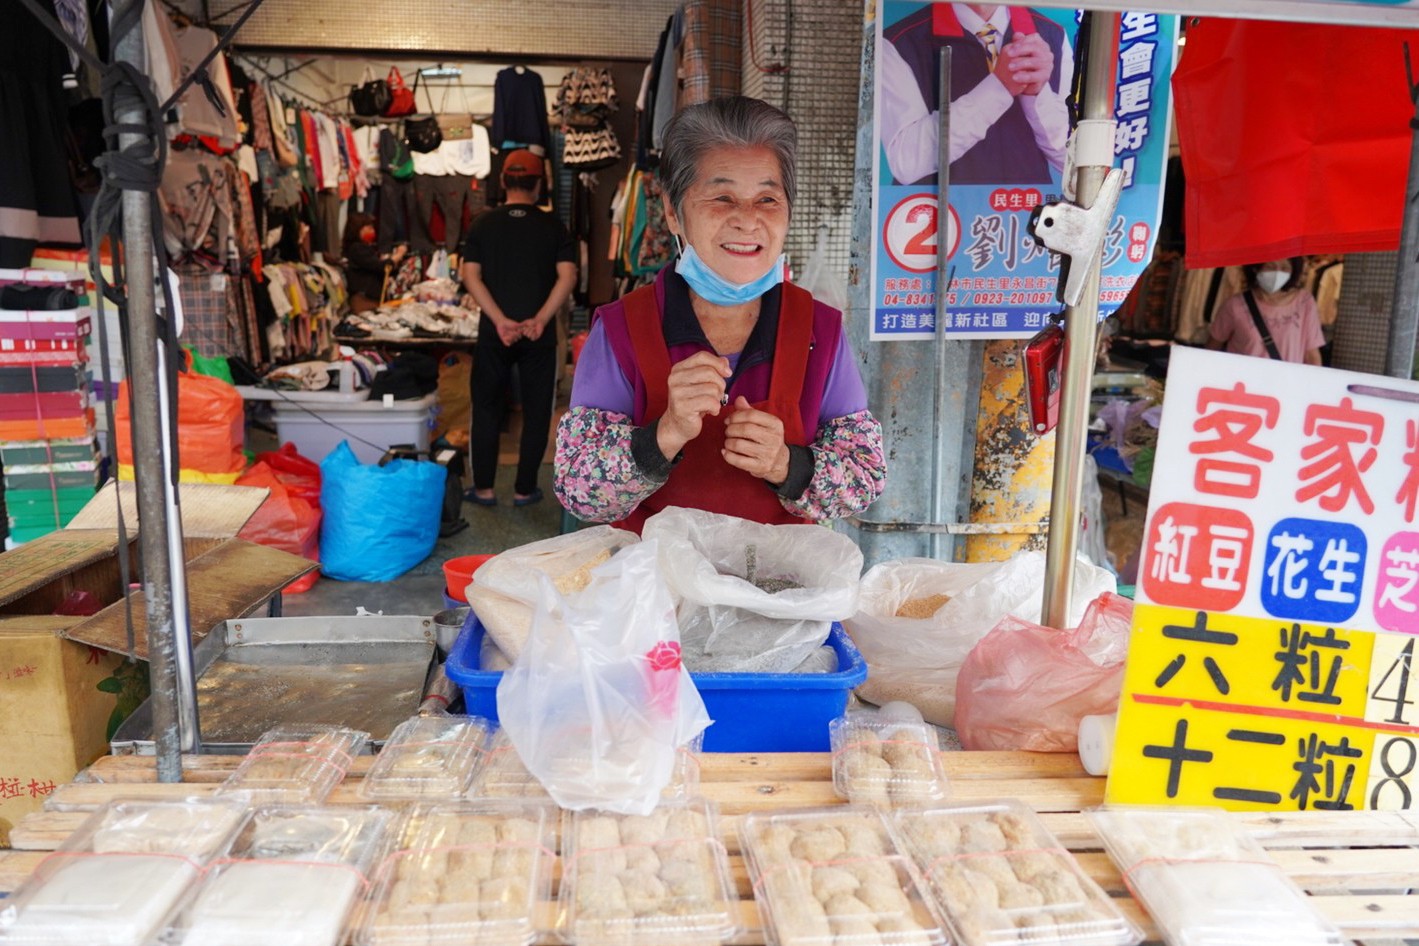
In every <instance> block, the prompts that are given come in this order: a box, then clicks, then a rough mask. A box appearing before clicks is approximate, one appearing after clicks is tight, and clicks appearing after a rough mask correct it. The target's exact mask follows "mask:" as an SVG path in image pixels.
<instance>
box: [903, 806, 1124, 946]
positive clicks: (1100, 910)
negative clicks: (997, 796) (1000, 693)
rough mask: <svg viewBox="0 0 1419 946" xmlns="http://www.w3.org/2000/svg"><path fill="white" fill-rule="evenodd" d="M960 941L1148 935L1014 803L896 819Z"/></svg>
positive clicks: (1110, 945)
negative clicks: (1130, 920) (1131, 921)
mask: <svg viewBox="0 0 1419 946" xmlns="http://www.w3.org/2000/svg"><path fill="white" fill-rule="evenodd" d="M893 822H894V825H895V827H896V829H897V834H898V836H899V837H901V838H902V841H903V843H904V844H905V845H906V847H907V850H908V851H909V852H910V853H911V855H912V857H913V859H914V860H915V861H916V864H917V866H918V867H919V868H920V869H921V871H922V873H923V875H924V876H925V878H926V881H927V885H928V887H929V888H930V890H931V892H932V894H933V895H934V896H935V897H936V901H937V903H938V904H939V905H940V907H941V909H942V911H943V912H944V913H945V914H946V919H947V921H948V923H949V924H950V927H951V931H952V934H953V938H954V939H955V941H956V942H957V943H959V944H962V946H995V944H1000V943H1013V942H1024V943H1031V944H1040V946H1051V944H1052V946H1130V944H1133V943H1137V942H1139V941H1140V940H1141V939H1142V938H1143V936H1142V933H1141V931H1139V930H1138V929H1137V928H1136V927H1135V926H1134V925H1133V924H1132V923H1130V922H1129V921H1128V919H1127V917H1125V916H1124V915H1123V913H1122V912H1121V911H1120V910H1119V908H1118V906H1117V905H1116V904H1115V903H1114V902H1113V900H1112V899H1110V898H1109V896H1108V895H1107V894H1105V893H1104V892H1103V890H1101V889H1100V888H1099V886H1098V884H1096V883H1094V881H1093V880H1091V879H1090V878H1089V877H1088V876H1087V875H1085V874H1084V872H1083V871H1081V870H1080V869H1079V864H1078V862H1077V861H1076V860H1075V859H1074V856H1073V855H1072V854H1070V853H1069V852H1068V851H1067V850H1065V849H1064V848H1063V847H1062V846H1061V845H1060V844H1059V842H1058V841H1057V840H1056V839H1055V837H1054V835H1052V834H1051V833H1050V832H1049V830H1048V829H1047V828H1045V826H1044V825H1043V824H1042V823H1041V822H1040V820H1039V818H1038V816H1036V815H1035V813H1034V812H1033V811H1032V810H1030V809H1029V808H1028V807H1026V806H1025V805H1023V804H1021V803H1019V802H1017V801H1001V802H990V803H985V804H972V805H958V806H951V807H944V808H932V809H930V810H921V811H898V812H896V813H895V814H894V815H893Z"/></svg>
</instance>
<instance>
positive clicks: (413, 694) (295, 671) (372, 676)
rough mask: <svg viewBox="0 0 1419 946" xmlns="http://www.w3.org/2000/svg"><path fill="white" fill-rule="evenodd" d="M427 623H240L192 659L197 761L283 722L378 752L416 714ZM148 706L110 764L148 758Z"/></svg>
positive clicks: (119, 738)
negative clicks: (363, 736) (337, 734)
mask: <svg viewBox="0 0 1419 946" xmlns="http://www.w3.org/2000/svg"><path fill="white" fill-rule="evenodd" d="M435 630H436V629H435V627H434V622H433V619H432V618H429V617H421V616H417V615H409V616H392V617H391V616H366V617H354V616H349V617H346V616H340V617H296V618H241V619H238V620H233V621H227V622H226V623H225V624H224V625H223V626H222V633H220V634H218V633H213V634H209V635H207V637H206V638H204V639H203V640H202V642H201V643H199V644H198V645H197V647H196V650H195V652H194V655H193V660H194V663H195V664H196V668H195V669H196V672H197V714H198V720H199V725H200V727H201V731H202V749H203V751H205V752H245V751H247V750H248V749H250V748H251V745H252V743H254V742H256V740H257V739H259V738H261V734H262V733H264V732H266V731H267V730H268V729H271V728H272V727H274V726H277V725H280V724H282V723H332V724H336V725H340V726H348V727H350V728H352V729H360V730H364V731H365V732H368V733H369V734H370V736H371V738H372V741H373V743H374V744H375V745H376V746H378V745H381V744H383V742H384V740H385V739H387V738H388V737H389V734H390V732H391V731H392V730H393V729H394V727H395V726H397V725H398V724H399V723H400V722H402V721H403V720H405V719H407V718H409V717H410V716H413V715H414V714H415V713H417V712H418V710H419V704H420V702H422V700H423V695H424V687H425V684H426V682H427V681H428V678H429V674H430V671H431V669H432V668H433V663H434V654H435ZM152 732H153V721H152V701H151V699H150V700H146V701H144V702H143V704H142V705H141V706H140V707H139V708H138V710H137V711H136V712H135V713H134V714H133V715H132V716H130V717H129V718H128V719H127V720H125V721H124V723H123V724H122V725H121V726H119V728H118V731H117V732H116V733H115V734H114V736H113V739H112V741H111V744H110V745H111V749H112V751H113V752H114V754H116V755H120V754H128V753H138V754H140V755H141V754H151V753H152V752H153V751H154V744H153V741H152Z"/></svg>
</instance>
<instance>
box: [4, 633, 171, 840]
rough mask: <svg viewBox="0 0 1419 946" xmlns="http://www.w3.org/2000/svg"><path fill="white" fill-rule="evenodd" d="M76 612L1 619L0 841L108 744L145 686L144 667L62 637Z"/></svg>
mask: <svg viewBox="0 0 1419 946" xmlns="http://www.w3.org/2000/svg"><path fill="white" fill-rule="evenodd" d="M82 620H83V618H73V617H48V616H40V615H34V616H28V617H10V618H0V719H3V720H4V721H5V722H4V725H3V726H0V847H8V846H9V843H10V840H9V839H10V829H11V828H13V827H14V826H15V824H16V823H17V822H18V821H19V819H20V818H21V817H23V816H24V815H27V814H29V813H30V812H32V811H37V810H39V807H40V806H41V805H42V804H43V803H44V799H45V797H46V796H47V795H48V794H49V793H50V792H52V791H54V789H55V788H56V787H57V786H59V785H63V784H64V783H65V782H67V781H69V779H71V778H73V777H74V774H75V773H76V772H78V771H79V770H80V769H82V768H83V767H84V766H86V765H88V764H89V763H90V762H92V761H94V759H96V758H98V757H99V756H101V755H103V754H104V753H105V752H107V751H108V739H109V733H110V727H112V728H115V729H116V728H117V726H118V723H119V722H121V721H122V719H123V718H124V717H126V716H127V715H128V714H129V713H131V712H133V710H134V709H135V708H136V707H137V705H138V703H139V702H141V701H142V698H143V694H144V693H146V692H147V683H148V675H147V667H146V665H145V664H142V663H129V662H128V661H127V660H125V659H124V658H123V657H121V656H119V655H118V654H112V653H108V652H106V651H102V650H99V649H98V648H96V647H89V646H88V645H86V644H77V643H75V642H73V641H68V640H65V639H64V638H63V637H61V636H60V634H61V633H62V632H63V631H65V630H67V629H68V628H70V627H71V626H72V625H74V624H75V623H76V622H78V621H82Z"/></svg>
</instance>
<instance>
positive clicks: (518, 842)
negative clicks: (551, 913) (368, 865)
mask: <svg viewBox="0 0 1419 946" xmlns="http://www.w3.org/2000/svg"><path fill="white" fill-rule="evenodd" d="M555 811H556V809H554V808H553V807H551V806H550V805H543V804H536V803H528V802H506V801H499V802H473V803H470V802H457V803H449V804H440V805H436V806H433V807H429V808H420V809H418V810H417V811H416V812H415V814H414V816H413V817H411V818H410V819H409V820H408V821H406V823H405V826H404V830H403V831H402V832H401V837H400V838H399V839H398V840H397V843H396V847H395V850H394V851H393V852H392V853H391V854H390V855H389V856H388V857H387V858H385V860H384V863H383V865H382V866H381V868H380V870H379V874H378V876H377V879H376V881H375V887H374V895H373V897H372V898H371V901H370V906H369V909H368V910H367V911H366V913H365V919H364V922H363V923H362V924H361V927H360V931H359V933H358V935H357V937H356V940H355V942H356V943H357V944H359V946H437V944H442V943H447V944H454V943H458V944H465V943H478V944H479V946H527V944H529V943H532V942H533V941H535V940H536V939H537V937H538V936H539V935H540V933H541V932H542V930H541V929H540V928H539V925H538V920H537V917H538V906H539V905H540V904H541V903H542V902H544V901H546V900H547V899H548V897H549V895H550V890H551V883H552V867H553V862H554V860H555V855H554V854H553V848H554V847H555V845H556V820H555V817H554V814H555Z"/></svg>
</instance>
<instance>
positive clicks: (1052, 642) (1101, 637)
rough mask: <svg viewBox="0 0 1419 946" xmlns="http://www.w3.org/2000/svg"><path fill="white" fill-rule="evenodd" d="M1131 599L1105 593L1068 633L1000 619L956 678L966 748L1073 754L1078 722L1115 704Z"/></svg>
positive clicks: (1112, 709)
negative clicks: (1081, 620) (1077, 625)
mask: <svg viewBox="0 0 1419 946" xmlns="http://www.w3.org/2000/svg"><path fill="white" fill-rule="evenodd" d="M1132 621H1133V602H1131V601H1129V600H1128V599H1127V598H1124V597H1122V596H1121V595H1116V594H1112V593H1108V592H1106V593H1104V594H1102V595H1100V596H1099V597H1098V598H1096V599H1094V602H1093V603H1092V604H1090V605H1089V610H1087V611H1085V612H1084V620H1083V622H1082V623H1081V624H1080V625H1079V627H1077V628H1075V629H1074V630H1069V631H1059V630H1055V629H1054V628H1049V627H1041V626H1040V625H1038V624H1032V623H1030V622H1029V621H1021V620H1019V619H1018V618H1014V617H1006V618H1005V619H1003V620H1002V621H1001V622H1000V623H999V624H997V625H996V626H995V628H994V629H993V630H992V631H991V632H990V633H989V634H987V635H986V636H985V637H984V638H982V639H981V641H980V643H978V644H976V646H975V647H974V648H973V649H972V650H971V652H970V654H968V655H967V656H966V661H965V663H964V664H962V665H961V672H960V675H959V676H958V677H957V679H956V732H957V734H958V735H960V737H961V745H963V746H965V747H966V748H967V749H1023V750H1027V751H1030V752H1077V751H1078V749H1079V720H1080V719H1082V718H1083V717H1085V716H1093V715H1102V714H1107V713H1113V712H1116V711H1117V710H1118V699H1119V690H1120V688H1121V686H1122V684H1123V662H1124V657H1125V656H1126V655H1127V654H1128V632H1129V626H1130V624H1131V623H1132Z"/></svg>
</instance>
